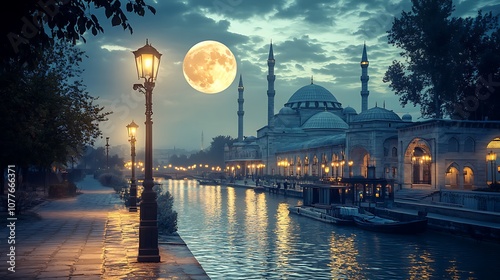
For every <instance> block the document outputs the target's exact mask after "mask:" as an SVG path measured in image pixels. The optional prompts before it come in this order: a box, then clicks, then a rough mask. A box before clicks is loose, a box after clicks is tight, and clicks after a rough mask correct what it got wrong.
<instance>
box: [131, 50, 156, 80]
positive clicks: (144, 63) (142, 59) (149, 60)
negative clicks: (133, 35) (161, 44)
mask: <svg viewBox="0 0 500 280" xmlns="http://www.w3.org/2000/svg"><path fill="white" fill-rule="evenodd" d="M133 53H134V56H135V66H136V68H137V77H138V78H139V79H141V78H144V79H146V80H148V81H149V80H150V81H155V80H156V77H157V76H158V69H159V68H160V58H161V53H159V52H158V51H157V50H156V49H155V48H153V46H151V44H148V41H147V40H146V45H145V46H144V47H142V48H139V49H138V50H136V51H134V52H133Z"/></svg>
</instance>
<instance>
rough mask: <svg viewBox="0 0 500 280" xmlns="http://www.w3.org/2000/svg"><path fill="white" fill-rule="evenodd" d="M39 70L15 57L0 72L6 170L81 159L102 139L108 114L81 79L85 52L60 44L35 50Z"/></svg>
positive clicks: (2, 145) (0, 106) (45, 165)
mask: <svg viewBox="0 0 500 280" xmlns="http://www.w3.org/2000/svg"><path fill="white" fill-rule="evenodd" d="M33 53H35V54H36V55H37V56H36V57H34V62H35V65H36V67H34V68H33V67H30V66H28V65H27V64H21V63H19V60H16V59H11V61H10V63H9V65H8V67H6V68H4V70H5V69H7V68H8V69H9V70H10V71H0V72H2V73H1V75H0V81H1V84H2V85H3V86H2V87H0V95H1V96H2V99H3V100H2V102H0V119H1V120H2V124H1V128H2V131H3V136H2V138H1V140H0V141H1V145H0V146H1V147H2V148H3V150H2V153H1V155H0V163H1V164H2V166H6V165H7V164H16V165H18V166H20V167H27V166H29V165H35V166H39V167H44V168H48V167H50V165H51V164H52V163H54V162H59V163H62V164H65V163H66V162H68V161H69V160H70V159H72V158H78V157H79V156H81V154H82V152H83V149H84V147H85V146H86V145H92V144H93V142H94V139H95V138H96V137H98V136H100V134H101V131H100V130H99V123H100V122H102V121H106V120H107V116H108V115H109V114H110V113H109V112H104V108H103V107H100V106H98V105H96V104H94V102H95V101H96V100H97V98H94V97H92V96H90V95H89V93H88V92H86V91H85V89H86V88H85V86H84V85H83V82H82V80H81V79H80V74H81V72H82V70H81V69H80V66H79V62H81V60H82V55H83V52H82V51H81V50H79V49H78V48H77V47H75V46H73V45H70V44H67V43H65V42H59V43H57V44H55V45H54V47H53V48H51V49H46V50H41V49H38V50H33Z"/></svg>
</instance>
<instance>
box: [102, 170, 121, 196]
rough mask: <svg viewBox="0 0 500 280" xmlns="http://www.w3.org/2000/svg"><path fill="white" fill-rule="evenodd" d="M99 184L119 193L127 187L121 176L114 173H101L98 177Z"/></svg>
mask: <svg viewBox="0 0 500 280" xmlns="http://www.w3.org/2000/svg"><path fill="white" fill-rule="evenodd" d="M98 180H99V182H100V183H101V185H103V186H105V187H112V188H114V189H115V190H117V192H119V191H120V190H121V189H122V187H126V186H127V181H126V180H125V178H123V176H121V175H117V174H114V173H103V174H101V175H100V176H99V179H98Z"/></svg>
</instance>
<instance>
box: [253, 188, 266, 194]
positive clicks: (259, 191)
mask: <svg viewBox="0 0 500 280" xmlns="http://www.w3.org/2000/svg"><path fill="white" fill-rule="evenodd" d="M253 190H254V191H255V192H256V193H261V192H264V191H265V190H266V189H265V188H264V186H255V187H254V188H253Z"/></svg>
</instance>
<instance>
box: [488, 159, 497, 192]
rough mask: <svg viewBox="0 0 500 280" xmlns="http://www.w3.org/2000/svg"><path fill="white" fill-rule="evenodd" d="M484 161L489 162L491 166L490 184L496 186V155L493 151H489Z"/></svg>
mask: <svg viewBox="0 0 500 280" xmlns="http://www.w3.org/2000/svg"><path fill="white" fill-rule="evenodd" d="M486 160H487V161H489V162H490V164H491V184H492V185H493V184H496V182H497V178H496V177H497V176H496V174H495V166H494V165H495V163H496V161H497V154H496V153H495V152H493V151H490V152H489V153H488V154H487V155H486Z"/></svg>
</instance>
